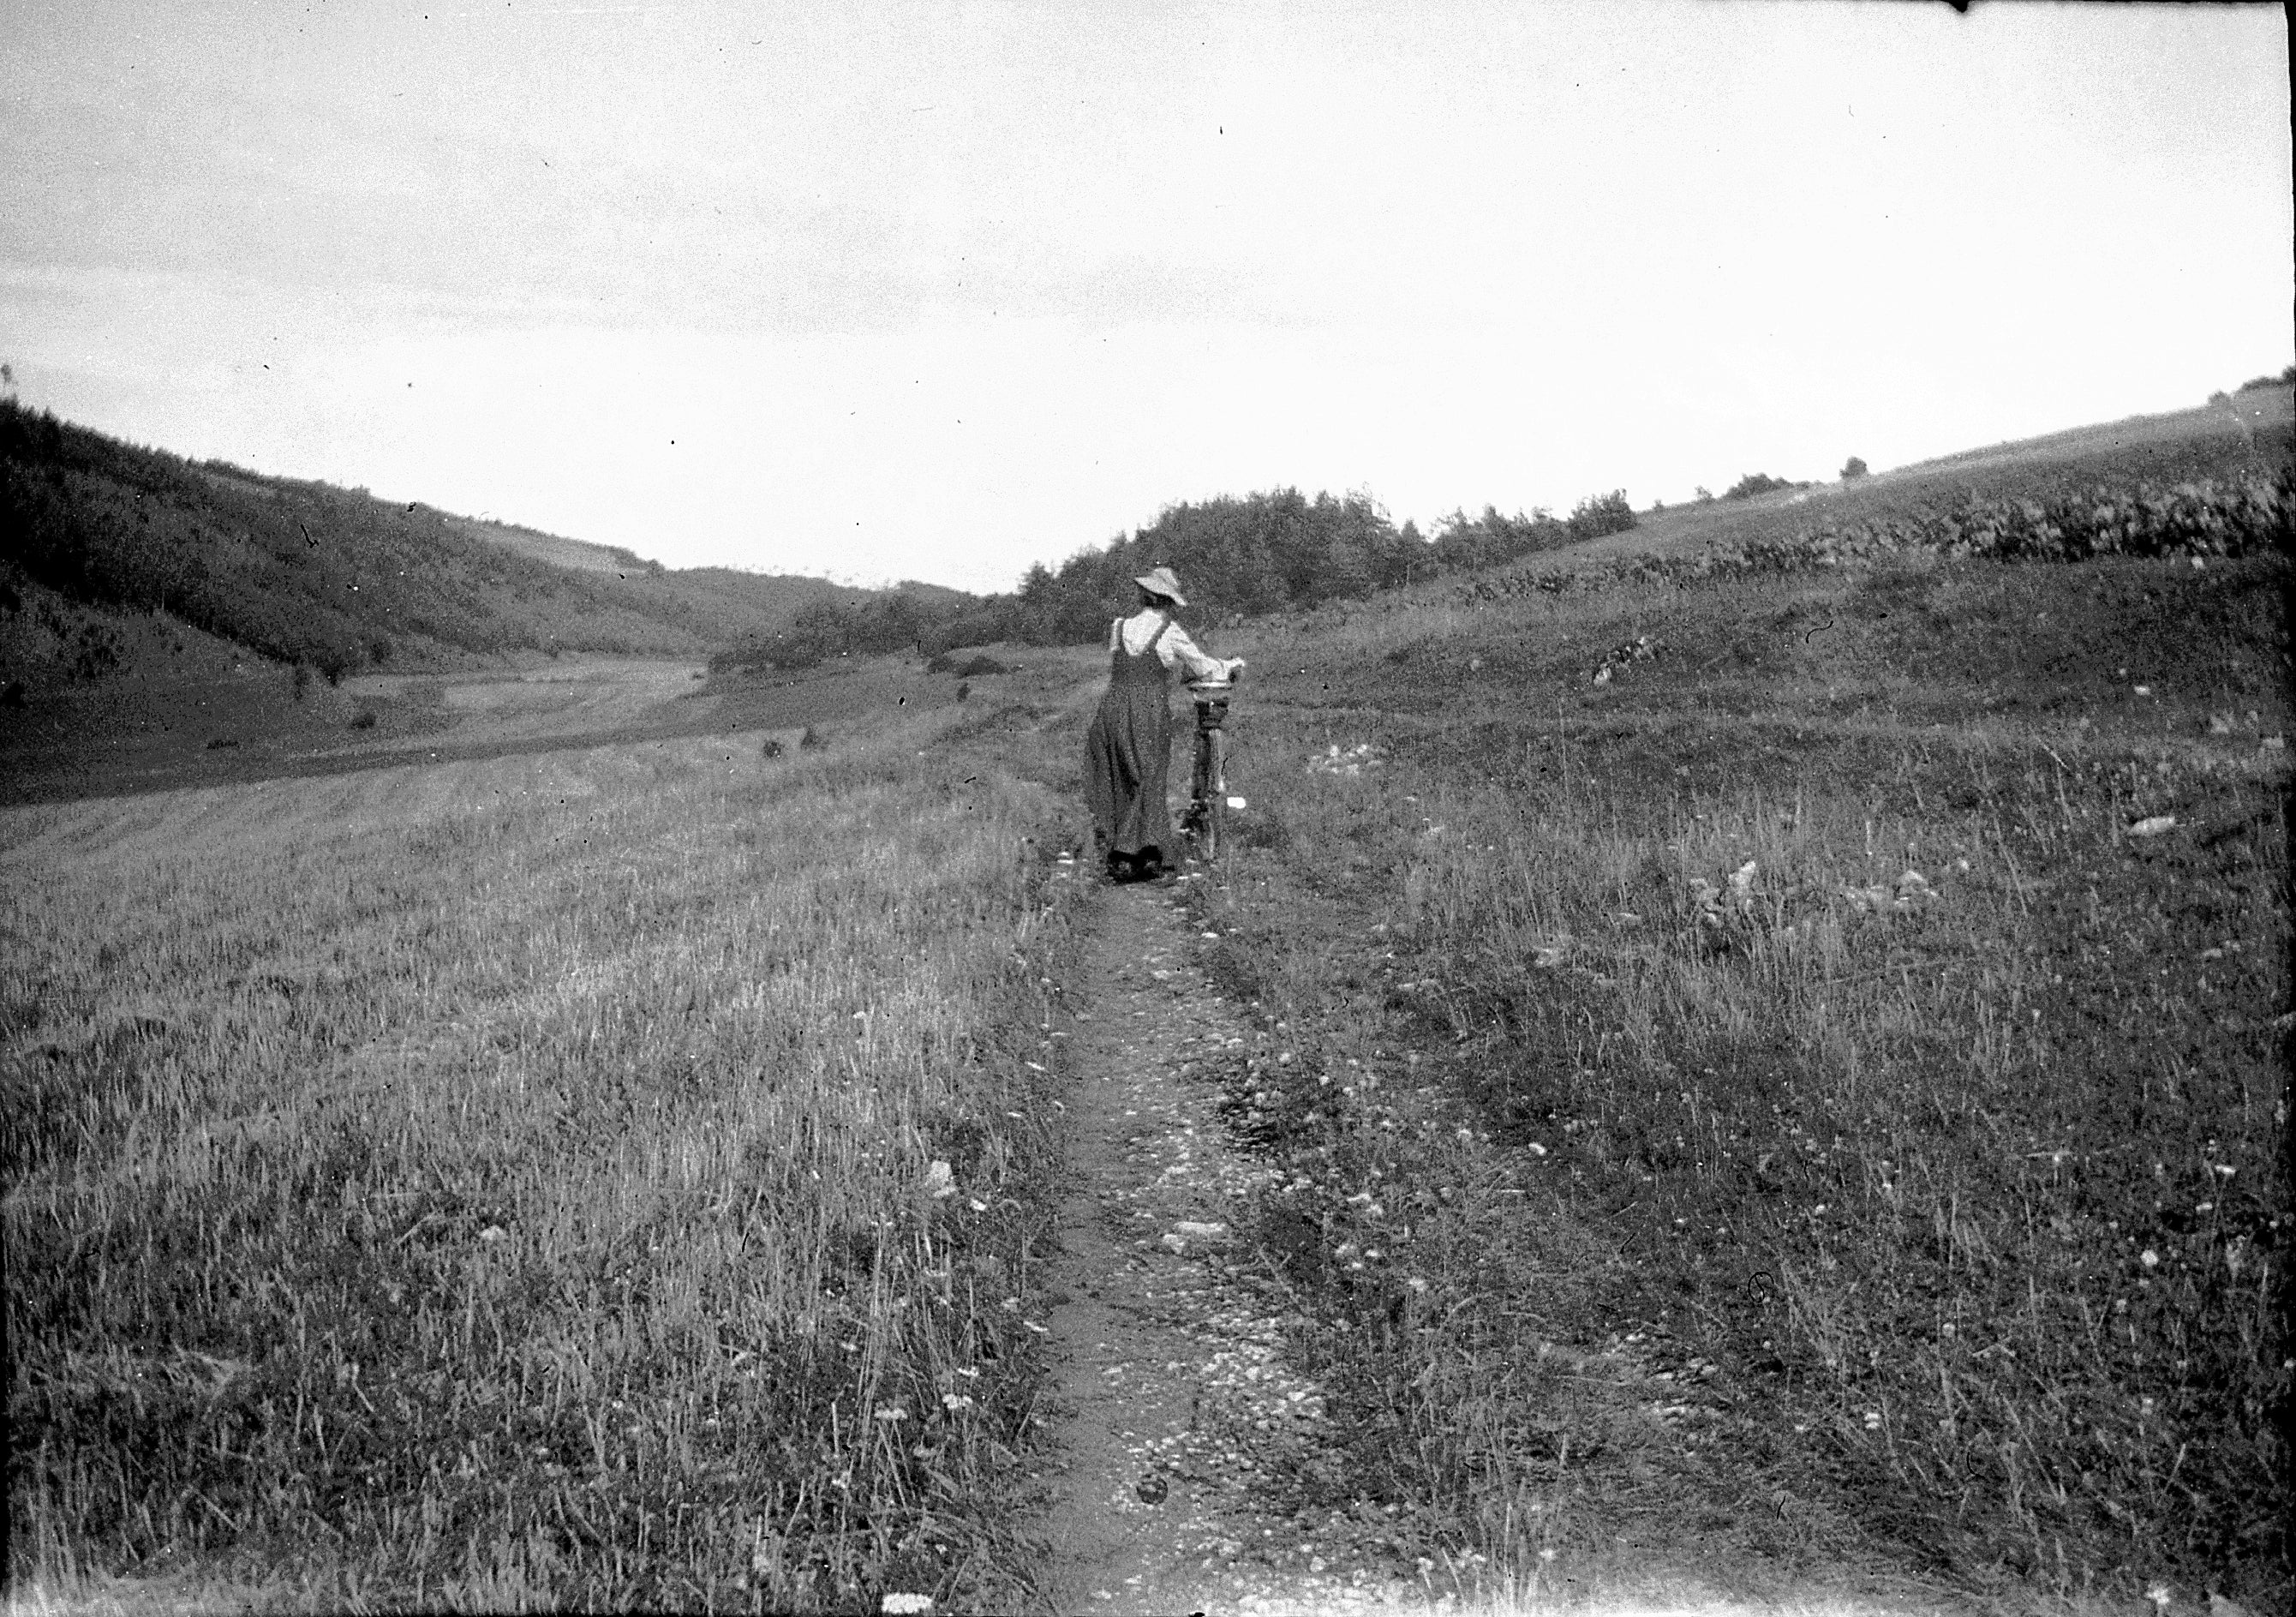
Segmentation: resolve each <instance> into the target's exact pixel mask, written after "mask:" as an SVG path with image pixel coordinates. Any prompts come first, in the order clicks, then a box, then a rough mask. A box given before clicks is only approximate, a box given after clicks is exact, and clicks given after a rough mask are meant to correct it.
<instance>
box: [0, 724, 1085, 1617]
mask: <svg viewBox="0 0 2296 1617" xmlns="http://www.w3.org/2000/svg"><path fill="white" fill-rule="evenodd" d="M872 732H873V734H872V736H871V738H870V739H868V740H867V741H861V740H856V739H850V738H849V739H846V740H842V741H839V740H831V741H830V742H828V743H827V744H825V745H823V746H819V747H816V748H808V749H802V750H791V751H784V752H782V753H781V754H780V755H779V756H775V757H767V756H766V755H765V754H766V751H767V750H766V749H765V748H763V747H761V745H760V743H759V742H758V738H757V737H756V736H754V735H750V736H746V737H741V738H734V739H727V738H726V737H722V736H720V737H699V738H693V737H688V738H684V739H675V738H674V739H670V740H667V741H662V742H659V743H651V744H647V745H643V746H640V745H619V746H610V747H600V748H594V749H590V750H577V751H558V752H553V753H550V754H547V755H545V756H541V757H506V758H497V759H475V760H469V761H462V762H452V763H444V764H439V765H432V766H428V767H414V766H409V767H397V768H389V769H381V770H370V771H367V772H365V773H360V774H357V775H347V776H336V777H331V778H326V779H319V780H275V781H271V782H267V783H261V784H242V785H230V786H223V787H215V788H208V789H201V790H193V791H183V792H163V793H159V794H154V795H150V796H144V797H138V798H130V799H114V800H95V801H87V802H79V803H70V804H61V805H53V806H45V807H30V808H14V809H11V810H8V811H6V813H5V815H4V818H0V837H4V852H0V866H4V871H5V874H4V879H0V938H4V940H5V945H4V950H0V1029H4V1037H5V1039H6V1044H5V1064H4V1068H0V1074H4V1082H5V1086H6V1105H5V1145H4V1163H5V1183H6V1199H5V1234H6V1243H7V1250H8V1252H9V1263H8V1266H7V1291H6V1309H7V1313H6V1328H7V1335H8V1341H9V1344H10V1361H11V1376H10V1388H9V1399H10V1403H9V1414H10V1423H11V1462H10V1465H11V1473H10V1481H11V1487H10V1504H9V1510H10V1520H9V1545H10V1548H9V1557H10V1564H9V1581H10V1585H11V1588H12V1591H13V1596H14V1597H15V1598H17V1599H19V1600H29V1601H31V1602H32V1603H34V1604H35V1605H39V1604H42V1603H44V1602H45V1603H57V1604H66V1605H74V1604H85V1603H86V1602H88V1601H92V1600H94V1601H102V1600H121V1601H125V1602H127V1603H128V1604H130V1605H136V1604H142V1605H153V1604H173V1603H180V1602H185V1601H188V1602H193V1603H202V1604H206V1603H215V1602H219V1601H220V1602H229V1603H239V1602H246V1603H250V1604H253V1605H261V1606H266V1607H272V1608H283V1609H321V1610H340V1609H348V1608H352V1607H365V1608H373V1607H406V1606H419V1607H425V1608H432V1609H474V1610H504V1609H512V1608H517V1607H525V1606H532V1605H568V1604H571V1605H598V1606H607V1607H611V1608H616V1609H629V1608H631V1607H634V1606H651V1607H670V1608H676V1609H691V1610H701V1609H747V1610H757V1609H760V1608H762V1609H770V1610H782V1609H839V1608H842V1609H856V1608H860V1607H866V1608H868V1609H874V1607H875V1605H876V1601H877V1597H878V1596H879V1594H880V1593H881V1592H888V1591H891V1592H917V1593H922V1594H927V1595H934V1596H940V1597H942V1598H943V1599H949V1598H955V1599H957V1600H959V1601H960V1602H963V1601H965V1600H971V1601H972V1602H975V1603H977V1604H979V1605H985V1606H989V1607H1008V1606H1010V1605H1012V1604H1013V1602H1014V1601H1016V1600H1017V1599H1019V1598H1021V1597H1022V1596H1023V1595H1024V1594H1025V1578H1026V1572H1027V1568H1026V1557H1025V1556H1024V1555H1021V1554H1020V1553H1018V1551H1017V1550H1016V1549H1015V1547H1014V1546H1013V1541H1012V1537H1011V1533H1012V1519H1011V1512H1010V1510H1009V1508H1008V1507H1007V1506H1008V1504H1009V1501H1008V1499H1007V1494H1008V1492H1009V1489H1008V1483H1007V1479H1008V1474H1009V1473H1010V1470H1011V1468H1012V1465H1013V1447H1014V1446H1015V1445H1017V1444H1018V1443H1019V1442H1020V1441H1021V1437H1022V1433H1023V1431H1024V1428H1025V1423H1026V1422H1027V1420H1028V1417H1029V1408H1030V1406H1031V1403H1032V1401H1033V1399H1034V1395H1035V1389H1036V1385H1037V1376H1038V1373H1039V1372H1038V1363H1037V1358H1038V1347H1037V1342H1038V1336H1039V1334H1040V1333H1041V1327H1039V1326H1037V1324H1036V1322H1035V1321H1034V1320H1033V1319H1032V1318H1031V1317H1030V1308H1031V1306H1032V1293H1031V1291H1030V1275H1031V1265H1032V1261H1033V1259H1034V1257H1035V1252H1034V1248H1033V1246H1032V1243H1034V1242H1036V1241H1037V1239H1038V1238H1039V1236H1040V1234H1041V1227H1040V1222H1041V1219H1042V1218H1043V1216H1044V1211H1043V1210H1044V1209H1045V1207H1046V1205H1047V1202H1046V1199H1045V1197H1044V1195H1043V1194H1041V1193H1040V1187H1039V1185H1040V1180H1041V1178H1042V1176H1043V1175H1045V1174H1046V1173H1047V1172H1048V1171H1050V1166H1051V1161H1052V1158H1051V1155H1050V1148H1049V1146H1048V1143H1047V1142H1048V1139H1049V1135H1048V1133H1047V1130H1046V1120H1047V1118H1048V1117H1049V1115H1050V1114H1049V1112H1048V1111H1047V1107H1046V1094H1045V1085H1046V1083H1047V1081H1049V1080H1048V1079H1047V1076H1046V1062H1045V1061H1044V1060H1042V1059H1039V1058H1041V1057H1044V1055H1045V1053H1046V1040H1045V1037H1044V1032H1043V1024H1044V1023H1045V1022H1046V1005H1047V1003H1048V998H1047V996H1048V994H1049V992H1050V990H1051V988H1052V986H1053V984H1054V981H1055V980H1056V979H1057V978H1058V977H1059V975H1060V972H1061V965H1060V962H1061V960H1062V958H1063V957H1064V956H1063V949H1064V940H1065V939H1066V937H1067V936H1068V933H1069V930H1070V926H1071V924H1072V915H1073V905H1072V903H1071V902H1070V898H1069V892H1070V883H1069V882H1066V881H1065V880H1064V879H1063V878H1062V877H1060V876H1059V875H1057V874H1056V872H1057V871H1058V869H1059V867H1058V866H1055V865H1054V862H1053V859H1052V854H1053V852H1054V850H1053V849H1052V848H1050V847H1049V846H1047V844H1046V841H1044V840H1043V838H1044V835H1045V833H1046V830H1047V827H1048V826H1054V825H1056V824H1057V822H1058V820H1059V819H1060V817H1061V814H1062V806H1061V805H1059V804H1058V803H1056V802H1055V800H1054V798H1053V797H1052V795H1051V794H1050V793H1049V792H1047V790H1046V788H1045V787H1044V786H1043V785H1042V784H1038V783H1037V781H1036V780H1035V779H1033V778H1032V766H1031V764H1030V761H1029V757H1028V756H1025V754H1026V752H1027V749H1028V747H1029V744H1030V743H1029V735H1028V726H1027V725H1025V724H1024V723H1022V722H1021V721H1020V719H1019V718H1016V716H1015V715H1014V714H1013V713H1011V712H1009V711H1008V712H1005V713H1002V714H1001V715H1000V714H998V713H996V712H988V713H983V712H981V711H980V710H978V704H975V708H974V709H973V710H965V709H958V708H955V707H953V706H948V705H944V706H943V708H942V709H941V710H939V711H938V712H934V713H921V714H918V715H916V716H914V717H905V716H898V715H897V716H895V717H892V718H883V719H881V721H880V722H878V723H877V724H875V725H874V726H872Z"/></svg>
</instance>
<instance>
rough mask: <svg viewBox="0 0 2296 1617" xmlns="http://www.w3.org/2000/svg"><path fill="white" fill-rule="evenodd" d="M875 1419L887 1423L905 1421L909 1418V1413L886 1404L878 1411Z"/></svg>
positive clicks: (893, 1405) (898, 1406)
mask: <svg viewBox="0 0 2296 1617" xmlns="http://www.w3.org/2000/svg"><path fill="white" fill-rule="evenodd" d="M877 1418H878V1419H879V1420H881V1421H889V1422H890V1421H905V1420H906V1419H908V1418H909V1412H908V1411H907V1410H906V1409H904V1408H901V1407H900V1405H898V1404H886V1405H883V1406H881V1408H879V1409H878V1411H877Z"/></svg>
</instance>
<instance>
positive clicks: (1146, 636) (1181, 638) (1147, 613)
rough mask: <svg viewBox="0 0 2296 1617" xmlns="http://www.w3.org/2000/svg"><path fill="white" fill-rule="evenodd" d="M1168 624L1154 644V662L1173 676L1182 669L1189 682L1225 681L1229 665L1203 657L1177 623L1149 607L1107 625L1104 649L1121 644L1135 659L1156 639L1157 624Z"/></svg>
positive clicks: (1216, 658) (1110, 648)
mask: <svg viewBox="0 0 2296 1617" xmlns="http://www.w3.org/2000/svg"><path fill="white" fill-rule="evenodd" d="M1166 622H1170V623H1171V625H1172V627H1171V628H1168V629H1166V630H1165V631H1164V637H1163V638H1162V639H1161V640H1157V641H1156V660H1157V661H1159V662H1160V663H1162V664H1163V665H1164V666H1165V667H1166V668H1168V669H1172V670H1173V671H1174V672H1175V673H1178V672H1181V671H1182V670H1184V669H1185V674H1186V677H1188V678H1190V679H1225V678H1226V677H1227V675H1228V667H1229V665H1228V664H1227V663H1226V661H1223V660H1222V659H1220V658H1218V657H1207V656H1205V655H1204V654H1203V653H1201V652H1200V651H1198V650H1197V649H1196V643H1195V642H1194V641H1193V640H1191V639H1189V638H1188V631H1187V630H1186V629H1184V628H1181V627H1180V626H1179V623H1178V622H1177V620H1171V619H1168V618H1167V617H1166V616H1165V614H1164V613H1162V612H1159V611H1157V610H1156V609H1155V608H1154V607H1152V606H1148V607H1143V608H1141V610H1140V611H1138V612H1135V613H1133V614H1132V615H1131V616H1130V617H1129V618H1119V619H1117V620H1116V621H1114V622H1113V623H1111V624H1110V625H1109V626H1108V649H1109V650H1110V651H1111V652H1113V651H1114V650H1115V649H1116V648H1117V647H1118V646H1119V645H1121V646H1122V647H1123V648H1124V649H1125V650H1126V651H1128V652H1129V653H1132V655H1134V656H1135V657H1137V656H1138V655H1139V654H1140V653H1143V652H1144V651H1146V650H1147V649H1148V643H1149V642H1150V641H1151V640H1155V639H1156V629H1157V627H1158V626H1159V625H1160V624H1163V623H1166Z"/></svg>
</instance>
